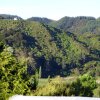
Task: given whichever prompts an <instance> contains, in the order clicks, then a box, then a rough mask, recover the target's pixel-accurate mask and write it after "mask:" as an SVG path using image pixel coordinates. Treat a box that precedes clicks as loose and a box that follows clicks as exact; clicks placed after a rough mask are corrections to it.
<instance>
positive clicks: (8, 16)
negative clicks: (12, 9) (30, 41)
mask: <svg viewBox="0 0 100 100" xmlns="http://www.w3.org/2000/svg"><path fill="white" fill-rule="evenodd" d="M14 18H16V19H17V20H22V18H21V17H19V16H17V15H9V14H0V19H9V20H14Z"/></svg>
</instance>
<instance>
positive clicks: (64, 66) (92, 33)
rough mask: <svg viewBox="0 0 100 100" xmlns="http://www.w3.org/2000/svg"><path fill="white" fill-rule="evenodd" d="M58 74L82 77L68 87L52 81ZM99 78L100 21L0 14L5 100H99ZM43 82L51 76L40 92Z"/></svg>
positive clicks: (0, 71) (0, 68) (0, 73)
mask: <svg viewBox="0 0 100 100" xmlns="http://www.w3.org/2000/svg"><path fill="white" fill-rule="evenodd" d="M14 18H17V20H14ZM58 75H59V76H60V77H67V76H80V77H79V78H78V79H76V80H75V81H74V82H72V83H71V84H69V83H66V82H65V81H64V83H61V81H62V80H63V79H62V78H58V77H57V78H54V77H56V76H58ZM97 77H100V18H98V19H95V18H93V17H85V16H80V17H64V18H62V19H60V20H58V21H54V20H51V19H47V18H39V17H35V18H34V17H32V18H29V19H27V20H23V19H22V18H21V17H18V16H12V15H4V14H3V15H0V87H1V88H0V91H1V93H0V97H1V100H5V99H6V98H8V97H9V96H11V95H14V94H23V95H66V96H71V95H75V96H79V95H80V96H98V97H100V91H99V88H100V85H99V86H98V85H97V84H96V82H95V78H97ZM39 78H47V79H48V82H49V83H48V84H47V85H46V86H45V87H44V88H43V87H40V88H38V82H39ZM52 78H54V79H53V80H52ZM55 80H56V83H55ZM84 80H87V81H88V82H87V83H86V82H85V81H84ZM84 82H85V83H84ZM89 82H90V83H89ZM91 82H92V84H91ZM52 84H55V85H54V86H53V85H52ZM48 87H49V89H50V90H48V92H46V90H47V88H48ZM55 87H57V88H56V89H55ZM4 89H5V90H4ZM54 89H55V90H54ZM78 89H79V90H78ZM87 89H88V92H87ZM35 90H36V91H35ZM51 90H52V91H51ZM65 90H66V91H65ZM83 90H84V91H83ZM93 90H94V91H95V93H94V92H93ZM34 91H35V92H34ZM42 91H44V92H42ZM93 93H94V94H93ZM98 93H99V94H98ZM1 95H2V96H1Z"/></svg>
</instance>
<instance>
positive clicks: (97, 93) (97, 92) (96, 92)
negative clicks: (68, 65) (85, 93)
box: [93, 85, 100, 97]
mask: <svg viewBox="0 0 100 100" xmlns="http://www.w3.org/2000/svg"><path fill="white" fill-rule="evenodd" d="M93 93H94V97H100V85H98V87H97V88H96V89H95V90H94V91H93Z"/></svg>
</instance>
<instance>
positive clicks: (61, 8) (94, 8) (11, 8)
mask: <svg viewBox="0 0 100 100" xmlns="http://www.w3.org/2000/svg"><path fill="white" fill-rule="evenodd" d="M0 14H11V15H18V16H20V17H22V18H24V19H26V18H30V17H47V18H49V19H53V20H58V19H60V18H62V17H64V16H70V17H76V16H93V17H96V18H98V17H100V0H0Z"/></svg>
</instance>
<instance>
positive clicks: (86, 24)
mask: <svg viewBox="0 0 100 100" xmlns="http://www.w3.org/2000/svg"><path fill="white" fill-rule="evenodd" d="M40 19H41V20H43V19H42V18H40ZM29 20H30V21H37V22H41V21H40V20H39V18H38V19H37V20H35V18H30V19H29ZM42 23H44V24H48V25H50V26H53V27H56V28H58V29H61V30H63V31H66V32H67V31H69V32H72V33H75V34H83V33H95V34H99V33H100V29H99V27H100V18H97V19H96V18H94V17H87V16H78V17H67V16H65V17H63V18H61V19H60V20H57V21H53V20H52V21H49V22H48V23H46V21H45V20H43V21H42Z"/></svg>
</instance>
